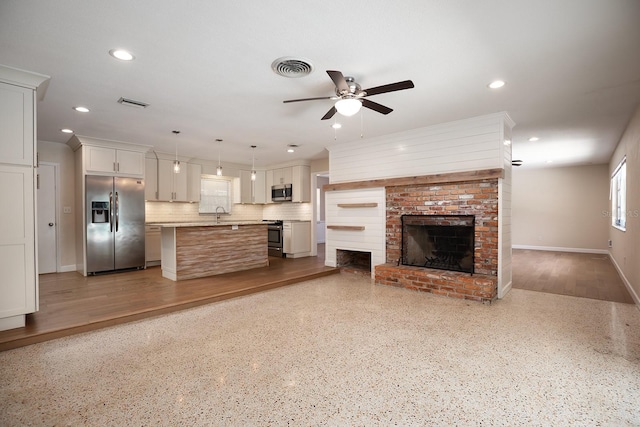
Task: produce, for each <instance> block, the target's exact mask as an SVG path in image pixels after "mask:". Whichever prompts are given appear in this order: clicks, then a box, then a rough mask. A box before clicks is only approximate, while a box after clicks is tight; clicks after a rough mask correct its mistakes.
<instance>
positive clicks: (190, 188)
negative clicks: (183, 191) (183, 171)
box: [187, 163, 202, 202]
mask: <svg viewBox="0 0 640 427" xmlns="http://www.w3.org/2000/svg"><path fill="white" fill-rule="evenodd" d="M201 179H202V166H201V165H198V164H196V163H187V200H188V201H190V202H200V180H201Z"/></svg>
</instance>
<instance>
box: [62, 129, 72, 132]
mask: <svg viewBox="0 0 640 427" xmlns="http://www.w3.org/2000/svg"><path fill="white" fill-rule="evenodd" d="M60 131H61V132H64V133H73V130H71V129H60Z"/></svg>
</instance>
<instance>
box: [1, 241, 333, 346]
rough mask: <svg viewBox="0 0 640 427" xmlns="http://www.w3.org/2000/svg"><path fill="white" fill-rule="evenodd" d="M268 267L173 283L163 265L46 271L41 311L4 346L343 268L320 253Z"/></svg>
mask: <svg viewBox="0 0 640 427" xmlns="http://www.w3.org/2000/svg"><path fill="white" fill-rule="evenodd" d="M269 261H270V265H269V266H268V267H262V268H256V269H252V270H246V271H240V272H235V273H228V274H222V275H219V276H211V277H204V278H198V279H191V280H185V281H180V282H173V281H171V280H169V279H165V278H163V277H162V272H161V269H160V267H151V268H148V269H146V270H140V271H132V272H125V273H115V274H107V275H102V276H91V277H84V276H82V275H80V274H78V273H76V272H72V273H54V274H44V275H41V276H40V310H39V311H38V312H36V313H33V314H30V315H28V316H27V325H26V327H24V328H18V329H11V330H8V331H2V332H0V351H3V350H8V349H11V348H17V347H22V346H25V345H29V344H34V343H37V342H43V341H47V340H50V339H55V338H60V337H64V336H68V335H73V334H77V333H80V332H86V331H91V330H95V329H99V328H103V327H106V326H112V325H116V324H121V323H126V322H131V321H134V320H139V319H143V318H146V317H151V316H156V315H159V314H165V313H169V312H172V311H177V310H182V309H185V308H190V307H195V306H198V305H202V304H208V303H211V302H215V301H220V300H224V299H228V298H233V297H237V296H242V295H248V294H251V293H254V292H260V291H263V290H267V289H273V288H276V287H279V286H285V285H289V284H292V283H296V282H301V281H304V280H309V279H313V278H316V277H322V276H326V275H329V274H334V273H338V272H339V270H338V269H336V268H331V267H326V266H325V265H324V252H320V256H318V257H306V258H296V259H283V258H274V257H269Z"/></svg>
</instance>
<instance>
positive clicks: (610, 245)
mask: <svg viewBox="0 0 640 427" xmlns="http://www.w3.org/2000/svg"><path fill="white" fill-rule="evenodd" d="M609 247H610V248H611V247H613V244H612V242H611V240H609Z"/></svg>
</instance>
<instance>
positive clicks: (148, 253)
mask: <svg viewBox="0 0 640 427" xmlns="http://www.w3.org/2000/svg"><path fill="white" fill-rule="evenodd" d="M161 229H162V227H160V226H159V225H147V226H146V227H145V235H144V249H145V250H144V257H145V261H146V264H147V267H151V266H154V265H160V260H161V253H162V251H161V243H160V240H161V237H160V233H161Z"/></svg>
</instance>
